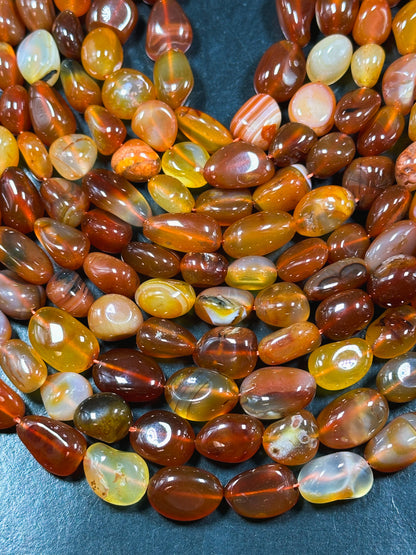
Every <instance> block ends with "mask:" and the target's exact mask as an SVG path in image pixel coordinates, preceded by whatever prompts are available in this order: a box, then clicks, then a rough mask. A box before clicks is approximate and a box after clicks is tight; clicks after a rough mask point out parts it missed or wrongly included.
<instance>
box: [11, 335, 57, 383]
mask: <svg viewBox="0 0 416 555" xmlns="http://www.w3.org/2000/svg"><path fill="white" fill-rule="evenodd" d="M0 366H1V368H2V370H3V372H4V373H5V374H6V376H7V377H8V378H9V380H10V381H11V382H12V384H13V385H14V386H15V387H17V389H19V390H20V391H22V392H23V393H32V392H33V391H36V390H37V389H39V387H40V386H41V385H43V384H44V382H45V380H46V377H47V375H48V369H47V368H46V364H45V363H44V362H43V360H42V359H41V358H40V356H39V355H38V354H37V352H36V351H35V350H34V349H33V348H32V347H31V346H30V345H28V344H27V343H25V342H24V341H22V340H21V339H9V340H8V341H5V342H4V343H1V345H0Z"/></svg>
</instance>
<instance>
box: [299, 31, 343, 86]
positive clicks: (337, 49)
mask: <svg viewBox="0 0 416 555" xmlns="http://www.w3.org/2000/svg"><path fill="white" fill-rule="evenodd" d="M352 51H353V47H352V43H351V41H350V39H349V38H348V37H346V36H344V35H340V34H334V35H329V36H327V37H325V38H323V39H321V40H320V41H319V42H317V43H316V44H315V46H313V48H312V50H311V51H310V52H309V54H308V57H307V60H306V72H307V74H308V77H309V80H310V81H312V82H314V81H319V82H321V83H325V84H326V85H332V84H333V83H335V82H336V81H338V80H339V79H341V77H342V76H343V75H344V73H346V71H347V69H348V68H349V66H350V62H351V57H352Z"/></svg>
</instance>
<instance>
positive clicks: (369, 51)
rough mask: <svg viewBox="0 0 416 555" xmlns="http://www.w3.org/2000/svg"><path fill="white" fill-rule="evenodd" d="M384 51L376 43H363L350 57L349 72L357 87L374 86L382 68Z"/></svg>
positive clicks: (384, 57) (384, 56)
mask: <svg viewBox="0 0 416 555" xmlns="http://www.w3.org/2000/svg"><path fill="white" fill-rule="evenodd" d="M385 59H386V53H385V51H384V49H383V47H382V46H380V45H378V44H363V45H362V46H360V48H358V49H357V50H356V51H355V52H354V54H353V55H352V58H351V74H352V78H353V79H354V81H355V84H356V85H357V86H358V87H368V88H372V87H375V85H376V84H377V82H378V80H379V78H380V75H381V72H382V70H383V65H384V60H385Z"/></svg>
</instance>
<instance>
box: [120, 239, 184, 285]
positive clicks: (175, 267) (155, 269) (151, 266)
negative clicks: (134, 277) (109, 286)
mask: <svg viewBox="0 0 416 555" xmlns="http://www.w3.org/2000/svg"><path fill="white" fill-rule="evenodd" d="M121 255H122V258H123V260H124V262H127V264H129V265H130V266H131V267H132V268H133V269H134V270H135V271H136V272H138V273H139V274H143V275H145V276H149V277H154V278H171V277H173V276H176V274H178V273H179V263H180V260H179V257H178V255H177V254H176V253H174V252H172V251H169V250H168V249H165V248H164V247H161V246H159V245H154V244H153V243H144V242H140V241H133V242H131V243H129V244H128V245H126V246H125V247H124V248H123V250H122V252H121Z"/></svg>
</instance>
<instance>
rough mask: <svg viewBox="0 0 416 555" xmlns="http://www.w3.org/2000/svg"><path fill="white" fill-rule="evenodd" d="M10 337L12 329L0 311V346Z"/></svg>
mask: <svg viewBox="0 0 416 555" xmlns="http://www.w3.org/2000/svg"><path fill="white" fill-rule="evenodd" d="M11 336H12V327H11V325H10V322H9V319H8V318H7V316H6V315H5V314H4V312H2V311H1V310H0V345H1V344H2V343H3V342H4V341H7V340H8V339H10V338H11Z"/></svg>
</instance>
